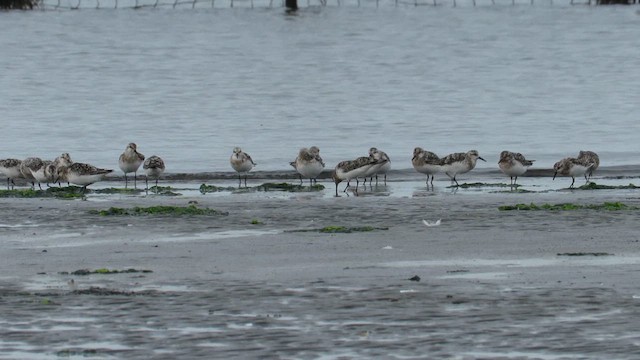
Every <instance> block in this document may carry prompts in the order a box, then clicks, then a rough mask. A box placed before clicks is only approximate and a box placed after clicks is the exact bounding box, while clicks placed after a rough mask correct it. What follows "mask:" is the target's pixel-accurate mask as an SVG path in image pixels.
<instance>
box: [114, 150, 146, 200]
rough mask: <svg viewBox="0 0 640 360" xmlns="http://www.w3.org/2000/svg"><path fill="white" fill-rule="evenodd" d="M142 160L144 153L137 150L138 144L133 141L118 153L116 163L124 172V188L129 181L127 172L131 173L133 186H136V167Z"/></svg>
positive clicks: (137, 167) (138, 166)
mask: <svg viewBox="0 0 640 360" xmlns="http://www.w3.org/2000/svg"><path fill="white" fill-rule="evenodd" d="M143 161H144V155H142V154H141V153H139V152H138V146H137V145H136V144H135V143H129V145H127V147H126V148H125V149H124V152H123V153H122V154H121V155H120V158H119V159H118V165H119V166H120V170H122V172H123V173H124V188H125V189H126V188H127V185H128V184H129V181H128V179H127V174H128V173H133V187H134V188H137V183H136V176H137V174H138V169H139V168H140V165H142V162H143Z"/></svg>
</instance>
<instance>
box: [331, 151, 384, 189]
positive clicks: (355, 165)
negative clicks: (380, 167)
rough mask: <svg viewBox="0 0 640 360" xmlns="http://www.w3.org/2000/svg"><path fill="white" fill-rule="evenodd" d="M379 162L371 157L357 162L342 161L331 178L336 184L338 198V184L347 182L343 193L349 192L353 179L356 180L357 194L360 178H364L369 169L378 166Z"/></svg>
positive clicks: (363, 157) (365, 157)
mask: <svg viewBox="0 0 640 360" xmlns="http://www.w3.org/2000/svg"><path fill="white" fill-rule="evenodd" d="M377 163H378V162H377V161H376V160H375V159H374V158H373V157H370V156H361V157H359V158H357V159H355V160H345V161H341V162H339V163H338V165H336V167H335V169H334V170H333V173H332V174H331V178H332V179H333V181H334V182H335V184H336V196H338V184H340V183H341V182H343V181H345V180H346V181H347V186H346V187H345V188H344V191H343V192H345V193H346V192H347V189H348V188H349V186H351V184H350V183H349V182H350V181H351V179H356V193H357V192H358V184H359V182H358V177H359V176H363V175H364V174H365V173H366V172H367V170H369V168H371V167H372V166H374V165H375V164H377Z"/></svg>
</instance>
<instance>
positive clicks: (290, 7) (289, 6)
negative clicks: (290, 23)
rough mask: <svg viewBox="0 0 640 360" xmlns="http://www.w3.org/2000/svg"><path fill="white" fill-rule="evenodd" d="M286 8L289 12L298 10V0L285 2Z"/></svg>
mask: <svg viewBox="0 0 640 360" xmlns="http://www.w3.org/2000/svg"><path fill="white" fill-rule="evenodd" d="M284 6H285V7H286V8H287V11H291V10H298V0H285V2H284Z"/></svg>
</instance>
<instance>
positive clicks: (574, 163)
mask: <svg viewBox="0 0 640 360" xmlns="http://www.w3.org/2000/svg"><path fill="white" fill-rule="evenodd" d="M592 166H593V163H585V162H583V161H581V160H578V159H576V158H572V157H567V158H564V159H562V160H560V161H558V162H557V163H555V164H554V165H553V170H554V173H553V180H555V179H556V176H557V175H562V176H571V185H569V188H572V187H573V184H574V183H575V182H576V176H584V179H585V180H587V182H589V180H588V178H587V172H588V171H589V169H590V168H591V167H592Z"/></svg>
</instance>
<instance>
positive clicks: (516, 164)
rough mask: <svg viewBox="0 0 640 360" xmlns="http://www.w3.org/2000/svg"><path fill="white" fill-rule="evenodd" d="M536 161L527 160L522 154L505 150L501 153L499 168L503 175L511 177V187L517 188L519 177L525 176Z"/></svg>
mask: <svg viewBox="0 0 640 360" xmlns="http://www.w3.org/2000/svg"><path fill="white" fill-rule="evenodd" d="M534 161H535V160H527V159H525V158H524V155H522V154H520V153H514V152H511V151H506V150H505V151H503V152H501V153H500V161H498V166H499V167H500V170H502V172H503V173H505V174H506V175H509V176H510V177H511V180H510V181H509V185H512V186H515V185H516V182H517V181H518V176H520V175H522V174H524V173H525V172H526V171H527V168H528V167H529V166H531V165H533V162H534Z"/></svg>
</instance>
